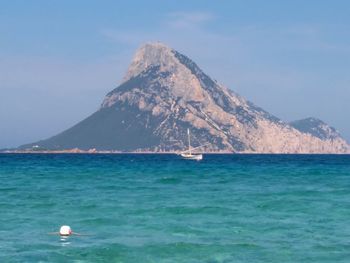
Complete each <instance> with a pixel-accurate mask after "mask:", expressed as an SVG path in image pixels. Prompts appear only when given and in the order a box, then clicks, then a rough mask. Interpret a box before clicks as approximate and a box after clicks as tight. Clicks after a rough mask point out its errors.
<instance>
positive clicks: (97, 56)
mask: <svg viewBox="0 0 350 263" xmlns="http://www.w3.org/2000/svg"><path fill="white" fill-rule="evenodd" d="M349 14H350V1H342V0H335V1H328V0H327V1H326V0H325V1H323V0H308V1H305V0H303V1H301V0H293V1H280V0H267V1H261V0H256V1H254V0H227V1H225V0H220V1H206V0H200V1H199V0H198V1H195V0H194V1H190V0H187V1H181V0H179V1H170V0H158V1H153V0H147V1H132V0H129V1H112V0H110V1H108V0H103V1H98V0H95V1H92V0H75V1H71V0H60V1H55V0H41V1H40V0H32V1H25V0H22V1H19V0H0V148H6V147H16V146H19V145H21V144H25V143H30V142H34V141H37V140H40V139H46V138H48V137H51V136H52V135H55V134H57V133H59V132H61V131H63V130H65V129H67V128H69V127H71V126H72V125H74V124H76V123H77V122H79V121H81V120H82V119H84V118H86V117H88V116H89V115H90V114H92V113H93V112H94V111H96V110H97V109H98V108H99V107H100V104H101V102H102V100H103V98H104V96H105V95H106V93H108V92H109V91H111V90H112V89H114V88H115V87H117V86H118V84H120V81H121V80H122V78H123V75H124V74H125V72H126V70H127V67H128V64H129V63H130V60H131V59H132V56H133V54H134V52H135V50H136V49H137V48H138V47H140V46H141V45H142V44H143V43H145V42H152V41H161V42H163V43H165V44H167V45H169V46H171V47H173V48H174V49H176V50H178V51H180V52H181V53H183V54H185V55H187V56H188V57H190V58H191V59H192V60H194V61H195V62H196V63H197V64H198V65H199V66H200V67H201V68H202V69H203V70H204V72H206V73H207V74H208V75H209V76H211V77H212V78H213V79H216V80H217V81H218V82H220V83H222V84H223V85H225V86H227V87H229V88H230V89H232V90H234V91H235V92H237V93H239V94H240V95H242V96H243V97H245V98H246V99H248V100H250V101H252V102H253V103H255V104H256V105H258V106H260V107H262V108H264V109H265V110H267V111H269V112H270V113H272V114H274V115H275V116H277V117H279V118H281V119H282V120H284V121H286V122H289V121H292V120H297V119H302V118H305V117H311V116H312V117H317V118H320V119H322V120H323V121H325V122H327V123H329V124H330V125H332V126H334V127H335V128H336V129H338V130H339V131H340V132H341V134H342V135H343V136H344V137H345V138H346V139H347V140H348V141H350V122H349V121H348V120H349V118H348V114H349V113H350V103H349V99H350V74H349V69H350V34H349V33H350V16H349Z"/></svg>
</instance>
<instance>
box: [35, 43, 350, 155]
mask: <svg viewBox="0 0 350 263" xmlns="http://www.w3.org/2000/svg"><path fill="white" fill-rule="evenodd" d="M305 127H306V128H305ZM187 129H190V130H191V142H192V144H193V145H192V146H193V147H196V146H199V145H205V147H204V148H202V149H201V150H203V151H209V152H210V151H225V152H245V153H251V152H253V153H345V152H349V151H350V146H349V145H348V144H347V143H346V142H345V140H344V139H342V138H341V137H340V135H339V134H338V133H337V132H336V131H335V130H334V129H333V128H331V127H329V126H327V125H326V124H325V123H323V122H321V121H319V120H318V121H317V120H316V119H307V120H306V121H305V120H304V121H301V122H299V123H292V124H288V123H285V122H283V121H281V120H280V119H278V118H276V117H274V116H273V115H271V114H269V113H268V112H266V111H264V110H263V109H261V108H259V107H257V106H255V105H254V104H253V103H251V102H249V101H247V100H245V99H244V98H242V97H240V96H239V95H238V94H236V93H234V92H233V91H232V90H230V89H228V88H225V87H223V86H222V85H220V84H218V83H217V82H216V81H214V80H213V79H211V78H210V77H209V76H208V75H207V74H205V73H204V72H203V71H202V70H201V69H200V68H199V66H198V65H197V64H196V63H195V62H193V61H192V60H191V59H190V58H188V57H187V56H185V55H183V54H181V53H180V52H178V51H176V50H174V49H172V48H170V47H168V46H166V45H164V44H162V43H159V42H157V43H148V44H145V45H143V46H142V47H141V48H139V49H138V50H137V52H136V53H135V56H134V58H133V59H132V61H131V64H130V65H129V67H128V70H127V73H126V75H125V77H124V79H123V82H122V84H121V85H119V86H118V87H117V88H115V89H114V90H112V91H111V92H109V93H108V94H107V95H106V97H105V99H104V101H103V103H102V105H101V108H100V109H99V110H98V111H96V112H95V113H94V114H92V115H91V116H90V117H88V118H86V119H85V120H83V121H82V122H80V123H78V124H77V125H75V126H74V127H72V128H70V129H68V130H66V131H64V132H63V133H61V134H58V135H56V136H54V137H52V138H50V139H48V140H44V141H41V142H37V143H35V144H34V145H39V146H40V147H43V148H49V149H69V148H80V149H91V148H96V149H101V150H118V151H154V152H159V151H180V150H184V149H186V148H187V147H188V145H187Z"/></svg>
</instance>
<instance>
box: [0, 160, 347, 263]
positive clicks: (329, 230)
mask: <svg viewBox="0 0 350 263" xmlns="http://www.w3.org/2000/svg"><path fill="white" fill-rule="evenodd" d="M64 224H67V225H70V226H71V227H72V229H73V231H76V232H79V233H83V234H89V235H88V236H72V237H69V238H67V239H64V240H61V239H60V237H59V236H56V235H49V234H48V232H55V231H58V229H59V227H60V226H61V225H64ZM0 262H186V263H187V262H350V156H349V155H315V156H311V155H299V156H298V155H205V156H204V160H203V161H201V162H196V161H190V160H181V159H180V158H179V157H178V156H175V155H40V154H37V155H19V154H18V155H0Z"/></svg>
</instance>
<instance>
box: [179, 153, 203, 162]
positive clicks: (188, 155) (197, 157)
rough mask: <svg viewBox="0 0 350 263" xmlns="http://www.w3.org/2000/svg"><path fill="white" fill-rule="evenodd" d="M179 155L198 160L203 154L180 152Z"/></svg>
mask: <svg viewBox="0 0 350 263" xmlns="http://www.w3.org/2000/svg"><path fill="white" fill-rule="evenodd" d="M181 157H182V158H183V159H188V160H196V161H200V160H202V159H203V154H189V153H181Z"/></svg>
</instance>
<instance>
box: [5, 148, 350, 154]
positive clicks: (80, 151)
mask: <svg viewBox="0 0 350 263" xmlns="http://www.w3.org/2000/svg"><path fill="white" fill-rule="evenodd" d="M180 153H181V152H180V151H171V152H170V151H169V152H152V151H134V152H122V151H97V150H95V151H91V150H76V149H73V150H52V151H49V150H45V151H30V150H0V154H77V155H78V154H89V155H94V154H96V155H99V154H110V155H112V154H116V155H117V154H160V155H161V154H175V155H179V154H180ZM201 153H202V154H217V155H220V154H237V155H238V154H239V155H350V153H264V152H261V153H260V152H259V153H258V152H228V151H220V152H201Z"/></svg>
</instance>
